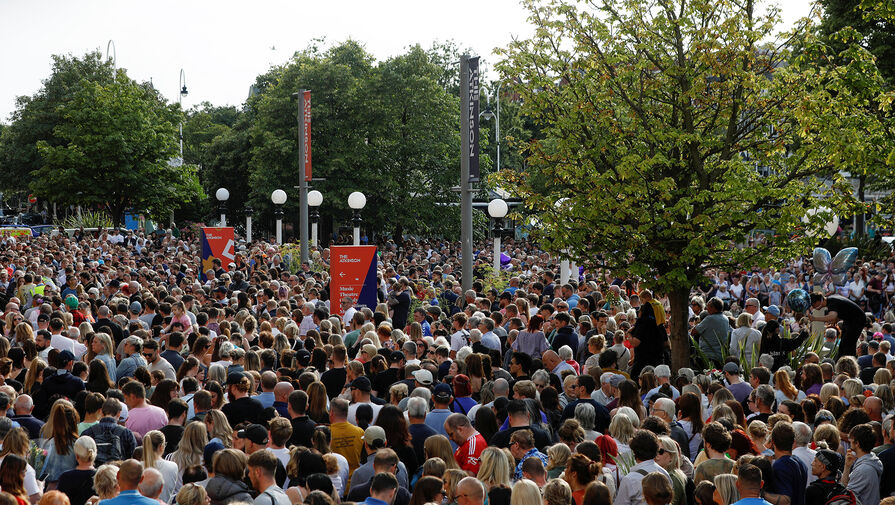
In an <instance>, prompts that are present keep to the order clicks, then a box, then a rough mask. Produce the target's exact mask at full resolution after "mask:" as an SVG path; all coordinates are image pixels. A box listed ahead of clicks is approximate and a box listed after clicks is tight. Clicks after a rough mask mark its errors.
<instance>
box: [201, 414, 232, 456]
mask: <svg viewBox="0 0 895 505" xmlns="http://www.w3.org/2000/svg"><path fill="white" fill-rule="evenodd" d="M205 429H206V430H207V431H208V443H211V442H214V441H215V440H217V441H218V442H220V443H221V444H223V445H224V447H233V428H231V427H230V423H229V422H228V421H227V416H225V415H224V413H223V412H221V411H220V410H218V409H212V410H209V411H208V413H207V414H205Z"/></svg>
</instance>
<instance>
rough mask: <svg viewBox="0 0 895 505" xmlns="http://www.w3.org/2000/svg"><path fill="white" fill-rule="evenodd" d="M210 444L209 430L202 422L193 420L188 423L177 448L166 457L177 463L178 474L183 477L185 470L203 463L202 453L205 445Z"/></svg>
mask: <svg viewBox="0 0 895 505" xmlns="http://www.w3.org/2000/svg"><path fill="white" fill-rule="evenodd" d="M206 445H208V431H207V430H206V428H205V425H204V424H202V423H200V422H192V423H190V424H188V425H186V428H184V430H183V436H181V437H180V443H179V444H177V450H175V451H174V452H172V453H171V454H168V456H167V457H166V458H165V459H167V460H168V461H173V462H174V464H176V465H177V468H178V472H177V473H178V475H179V476H180V477H181V478H182V477H183V471H184V470H186V469H187V468H189V467H191V466H194V465H201V464H202V455H203V452H202V451H203V450H204V449H205V446H206Z"/></svg>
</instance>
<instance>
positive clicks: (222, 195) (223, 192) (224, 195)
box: [214, 188, 230, 202]
mask: <svg viewBox="0 0 895 505" xmlns="http://www.w3.org/2000/svg"><path fill="white" fill-rule="evenodd" d="M214 197H215V198H217V199H218V201H220V202H226V201H227V200H228V199H229V198H230V192H229V191H227V188H218V190H217V191H215V193H214Z"/></svg>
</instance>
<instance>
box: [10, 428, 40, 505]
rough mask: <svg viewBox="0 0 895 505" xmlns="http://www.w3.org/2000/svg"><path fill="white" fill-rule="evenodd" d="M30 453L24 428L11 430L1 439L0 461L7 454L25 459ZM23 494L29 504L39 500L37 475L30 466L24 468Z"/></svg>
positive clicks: (29, 445)
mask: <svg viewBox="0 0 895 505" xmlns="http://www.w3.org/2000/svg"><path fill="white" fill-rule="evenodd" d="M30 451H31V441H30V440H28V432H27V431H25V429H24V428H13V429H12V430H10V431H9V433H7V434H6V437H5V438H4V439H3V449H2V450H0V461H2V459H3V458H5V457H6V455H8V454H14V455H16V456H19V457H22V458H27V457H28V453H29V452H30ZM25 493H26V494H27V495H28V500H29V501H30V502H31V503H37V501H38V500H40V496H41V490H40V486H39V485H38V482H37V474H36V472H35V471H34V468H32V467H31V465H30V464H29V465H28V466H27V467H26V468H25Z"/></svg>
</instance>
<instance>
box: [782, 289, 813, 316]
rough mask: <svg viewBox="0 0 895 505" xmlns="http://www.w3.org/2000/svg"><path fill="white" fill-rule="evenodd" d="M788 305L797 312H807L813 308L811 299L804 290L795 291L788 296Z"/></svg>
mask: <svg viewBox="0 0 895 505" xmlns="http://www.w3.org/2000/svg"><path fill="white" fill-rule="evenodd" d="M786 303H788V304H789V307H790V308H791V309H792V310H794V311H796V312H802V313H804V312H806V311H807V310H808V309H809V308H810V307H811V299H810V298H809V296H808V293H807V292H805V290H804V289H793V290H792V291H790V292H789V294H788V295H786Z"/></svg>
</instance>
